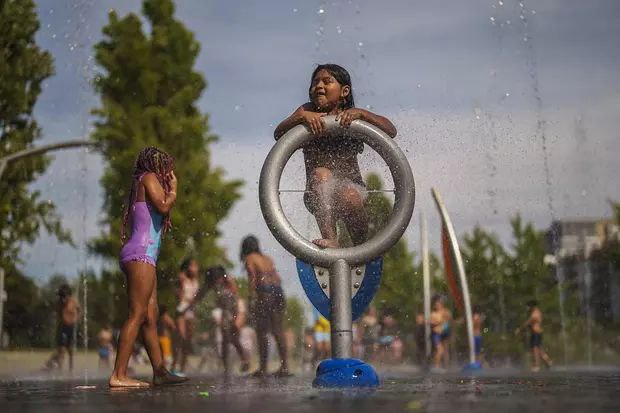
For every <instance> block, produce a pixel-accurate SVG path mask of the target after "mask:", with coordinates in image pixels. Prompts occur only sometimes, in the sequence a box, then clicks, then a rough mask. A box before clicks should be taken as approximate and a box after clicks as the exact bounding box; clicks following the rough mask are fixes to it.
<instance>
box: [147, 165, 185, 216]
mask: <svg viewBox="0 0 620 413" xmlns="http://www.w3.org/2000/svg"><path fill="white" fill-rule="evenodd" d="M171 176H172V180H171V184H172V188H171V191H170V192H169V193H167V194H166V192H165V191H164V188H163V187H162V186H161V184H160V183H159V181H158V180H157V177H156V176H155V174H153V173H148V174H146V175H144V178H142V184H144V190H145V196H146V197H148V199H149V201H151V204H153V206H154V207H155V209H157V211H159V212H160V213H161V214H167V213H168V212H170V210H171V209H172V206H173V205H174V203H175V201H176V200H177V179H176V177H175V176H174V172H173V173H171Z"/></svg>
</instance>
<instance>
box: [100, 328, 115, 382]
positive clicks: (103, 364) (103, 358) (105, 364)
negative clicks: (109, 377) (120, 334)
mask: <svg viewBox="0 0 620 413" xmlns="http://www.w3.org/2000/svg"><path fill="white" fill-rule="evenodd" d="M112 340H113V332H112V326H111V325H110V324H109V323H108V324H106V325H105V326H104V327H103V328H102V329H101V330H99V333H97V344H98V346H97V353H98V354H99V370H106V371H107V370H109V368H110V355H111V354H112V351H114V346H113V345H112Z"/></svg>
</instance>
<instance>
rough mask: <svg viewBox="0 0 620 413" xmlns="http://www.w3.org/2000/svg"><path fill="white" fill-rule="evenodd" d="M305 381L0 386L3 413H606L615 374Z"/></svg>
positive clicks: (619, 387) (619, 407) (619, 379)
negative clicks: (344, 387) (342, 384)
mask: <svg viewBox="0 0 620 413" xmlns="http://www.w3.org/2000/svg"><path fill="white" fill-rule="evenodd" d="M310 383H311V378H310V377H308V378H291V379H286V380H276V379H272V378H269V379H266V380H262V381H261V380H258V379H251V378H242V377H237V378H234V379H232V380H230V381H229V382H228V383H225V382H224V381H223V379H222V378H221V377H217V378H216V377H195V378H192V380H191V381H190V382H188V383H186V384H182V385H178V386H174V387H158V388H150V389H145V390H110V389H109V388H108V387H107V384H106V382H105V380H103V379H98V380H89V381H85V380H24V381H19V380H18V381H10V380H3V381H0V411H2V412H19V411H24V412H27V411H32V412H63V413H66V412H118V411H149V412H174V413H179V412H195V411H199V412H252V413H254V412H317V413H318V412H320V413H330V412H355V413H363V412H373V413H377V412H379V413H391V412H400V411H403V412H416V411H420V412H452V413H454V412H474V411H475V412H501V413H506V412H562V413H570V412H588V413H593V412H604V411H605V412H611V411H620V370H607V371H597V372H582V371H580V372H549V373H543V374H537V375H519V376H515V375H507V374H501V375H500V374H495V375H494V373H493V372H492V371H490V372H489V371H487V372H485V375H483V376H479V377H464V376H457V375H449V376H445V375H444V376H421V375H418V376H415V377H402V376H401V377H396V376H393V377H389V376H388V377H383V381H382V385H381V387H380V388H379V389H377V390H375V391H350V390H349V391H337V390H320V389H314V388H312V386H311V384H310Z"/></svg>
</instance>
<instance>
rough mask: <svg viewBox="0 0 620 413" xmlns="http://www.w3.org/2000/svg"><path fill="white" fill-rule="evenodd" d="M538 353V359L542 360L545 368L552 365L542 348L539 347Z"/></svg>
mask: <svg viewBox="0 0 620 413" xmlns="http://www.w3.org/2000/svg"><path fill="white" fill-rule="evenodd" d="M538 351H539V352H540V357H541V358H542V359H543V361H544V362H545V364H546V365H547V367H551V366H552V365H553V362H552V361H551V357H549V355H548V354H547V352H546V351H545V350H544V349H543V348H542V347H539V350H538Z"/></svg>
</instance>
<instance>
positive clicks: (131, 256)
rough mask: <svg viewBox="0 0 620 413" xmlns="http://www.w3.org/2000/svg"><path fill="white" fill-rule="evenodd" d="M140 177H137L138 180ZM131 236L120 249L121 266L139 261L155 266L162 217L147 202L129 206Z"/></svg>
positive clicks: (138, 202)
mask: <svg viewBox="0 0 620 413" xmlns="http://www.w3.org/2000/svg"><path fill="white" fill-rule="evenodd" d="M141 180H142V177H140V179H138V182H140V181H141ZM130 213H131V222H132V225H131V238H129V241H127V242H126V243H125V245H123V248H122V249H121V257H120V261H121V266H123V265H124V264H127V263H128V262H130V261H140V262H145V263H147V264H151V265H152V266H155V264H156V263H157V256H158V255H159V245H160V243H161V230H162V226H163V222H164V217H163V215H162V214H160V213H159V212H158V211H157V210H156V209H155V208H154V207H153V206H152V205H151V204H150V203H149V202H146V201H135V202H134V203H133V205H132V206H131V212H130Z"/></svg>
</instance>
